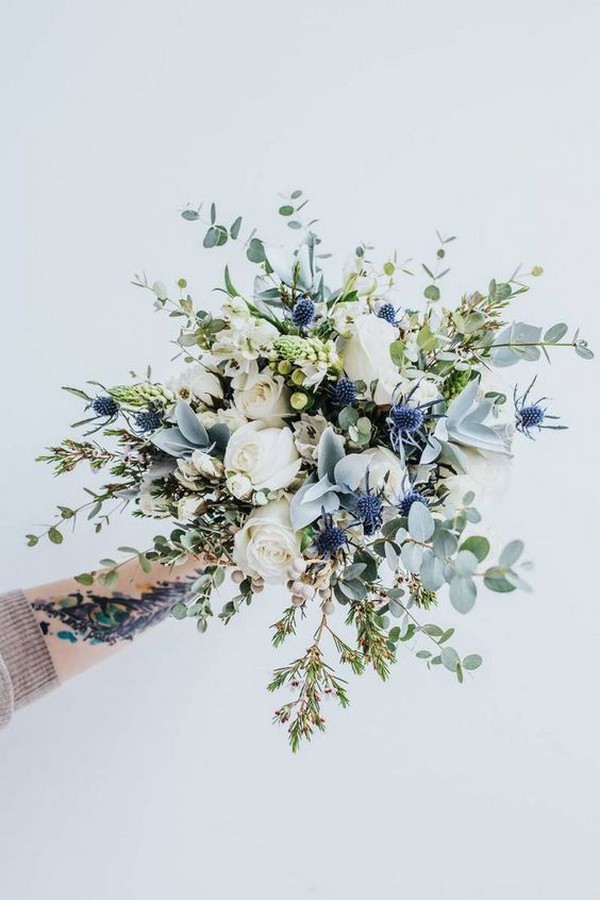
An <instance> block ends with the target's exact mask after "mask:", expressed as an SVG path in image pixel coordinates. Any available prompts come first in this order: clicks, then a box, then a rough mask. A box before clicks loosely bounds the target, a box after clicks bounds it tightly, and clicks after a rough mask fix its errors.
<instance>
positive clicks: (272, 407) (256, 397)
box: [233, 371, 291, 426]
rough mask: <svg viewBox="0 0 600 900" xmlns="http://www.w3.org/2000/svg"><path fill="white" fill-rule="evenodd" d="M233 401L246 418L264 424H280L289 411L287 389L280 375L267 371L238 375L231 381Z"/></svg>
mask: <svg viewBox="0 0 600 900" xmlns="http://www.w3.org/2000/svg"><path fill="white" fill-rule="evenodd" d="M233 388H234V391H233V402H234V404H235V406H236V408H237V409H238V410H239V411H240V412H241V413H242V414H243V415H244V416H246V418H248V419H257V420H259V421H261V422H263V423H264V424H265V425H274V426H275V425H281V424H282V417H283V416H289V415H290V413H291V410H290V405H289V391H288V389H287V388H286V386H285V381H284V379H283V378H282V377H281V375H275V376H274V375H272V374H271V372H269V371H264V372H261V373H260V374H256V375H240V376H238V377H237V378H236V379H235V380H234V382H233Z"/></svg>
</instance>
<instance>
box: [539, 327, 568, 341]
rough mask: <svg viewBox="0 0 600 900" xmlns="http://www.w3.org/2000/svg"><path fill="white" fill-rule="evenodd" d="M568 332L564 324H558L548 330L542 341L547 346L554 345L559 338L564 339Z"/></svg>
mask: <svg viewBox="0 0 600 900" xmlns="http://www.w3.org/2000/svg"><path fill="white" fill-rule="evenodd" d="M568 330H569V326H568V325H565V323H564V322H558V323H557V324H556V325H553V326H552V328H549V329H548V331H547V332H546V334H545V335H544V340H545V341H547V342H548V343H549V344H555V343H556V342H557V341H560V340H561V338H564V336H565V334H566V333H567V331H568Z"/></svg>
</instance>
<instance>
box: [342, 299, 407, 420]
mask: <svg viewBox="0 0 600 900" xmlns="http://www.w3.org/2000/svg"><path fill="white" fill-rule="evenodd" d="M393 339H394V331H393V329H391V328H390V324H389V322H386V321H385V319H379V318H378V317H377V316H375V315H373V314H372V313H366V314H364V315H362V316H359V317H358V318H357V319H356V320H355V322H354V324H353V326H352V330H351V337H350V339H349V340H348V342H347V343H346V346H345V347H344V349H343V350H342V360H343V366H344V369H345V371H346V374H347V375H348V378H351V379H352V381H364V382H365V384H366V385H367V387H369V385H370V384H371V382H373V381H375V379H378V383H377V387H376V389H375V396H374V398H373V399H374V400H375V403H377V404H378V405H380V406H383V405H387V404H390V403H391V402H392V394H393V393H394V389H395V388H396V386H397V384H398V382H399V381H400V375H399V373H398V367H397V366H395V365H394V363H393V362H392V360H391V357H390V352H389V348H390V344H391V343H392V341H393Z"/></svg>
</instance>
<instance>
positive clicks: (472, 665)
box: [462, 653, 483, 670]
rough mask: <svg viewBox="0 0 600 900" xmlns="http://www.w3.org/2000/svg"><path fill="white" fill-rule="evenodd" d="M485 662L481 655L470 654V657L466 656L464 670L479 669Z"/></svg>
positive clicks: (463, 662) (463, 664) (463, 663)
mask: <svg viewBox="0 0 600 900" xmlns="http://www.w3.org/2000/svg"><path fill="white" fill-rule="evenodd" d="M482 662H483V660H482V658H481V656H480V655H479V653H470V654H469V656H465V658H464V659H463V661H462V667H463V669H469V670H473V669H478V668H479V666H480V665H481V663H482Z"/></svg>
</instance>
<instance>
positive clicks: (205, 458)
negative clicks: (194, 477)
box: [192, 450, 224, 478]
mask: <svg viewBox="0 0 600 900" xmlns="http://www.w3.org/2000/svg"><path fill="white" fill-rule="evenodd" d="M192 464H193V465H194V466H195V467H196V470H197V471H198V472H199V473H200V474H201V475H204V476H205V477H206V478H220V477H221V475H222V474H223V471H224V469H223V463H222V462H221V460H220V459H217V458H216V457H214V456H211V455H210V454H209V453H205V452H204V450H194V452H193V453H192Z"/></svg>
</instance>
